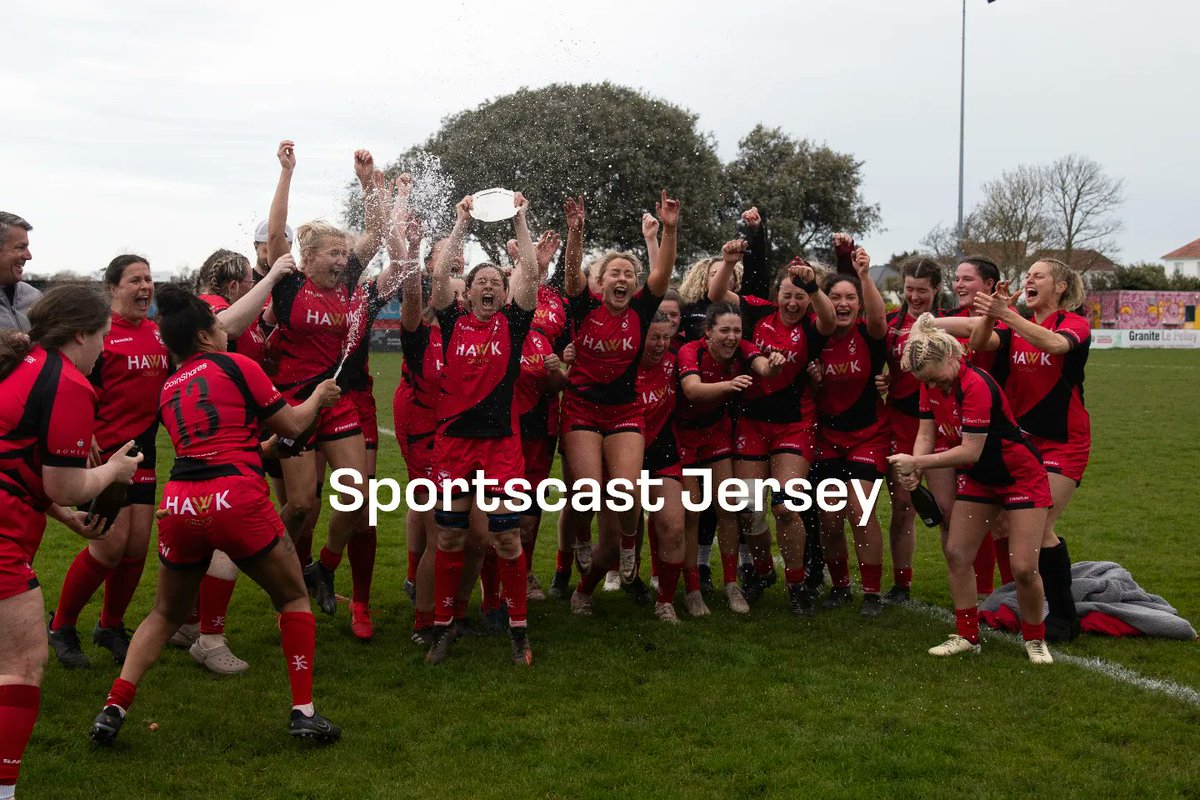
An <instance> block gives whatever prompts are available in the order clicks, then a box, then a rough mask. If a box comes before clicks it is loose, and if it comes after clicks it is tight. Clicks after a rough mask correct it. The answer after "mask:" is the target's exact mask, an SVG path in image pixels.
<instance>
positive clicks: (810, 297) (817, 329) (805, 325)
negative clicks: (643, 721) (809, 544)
mask: <svg viewBox="0 0 1200 800" xmlns="http://www.w3.org/2000/svg"><path fill="white" fill-rule="evenodd" d="M745 247H746V242H745V241H744V240H741V239H737V240H734V241H732V242H729V243H728V244H726V245H725V258H724V266H723V269H722V270H721V271H719V272H718V273H717V278H716V280H715V281H714V282H713V286H712V287H711V288H710V293H709V295H710V297H712V296H717V295H719V294H720V293H722V292H724V291H725V287H726V286H727V284H728V282H729V281H728V279H729V277H730V276H731V275H732V274H733V267H734V264H735V263H736V262H737V261H738V260H739V259H740V257H741V254H742V252H743V251H744V250H745ZM773 288H774V292H773V294H774V295H775V302H772V301H770V300H768V299H766V298H762V297H756V296H754V295H742V296H741V297H740V300H739V307H740V309H741V313H742V322H743V325H744V326H745V330H746V332H747V338H748V340H749V341H751V342H753V343H754V344H755V345H756V346H757V347H758V348H759V350H761V351H762V352H763V353H780V354H782V355H783V357H784V362H783V366H782V368H781V369H780V371H779V373H778V374H777V375H774V376H772V377H770V378H765V379H763V380H760V381H757V382H755V384H754V385H753V386H751V387H750V388H748V389H746V391H744V392H742V395H741V397H740V398H739V406H740V413H739V415H738V419H737V421H736V424H735V430H734V456H733V458H734V462H733V471H734V475H735V476H736V477H738V478H740V479H742V480H746V481H749V480H755V479H763V478H767V477H771V478H774V479H775V480H777V481H779V484H780V486H786V485H787V482H788V481H791V480H795V479H797V478H808V473H809V469H810V467H811V465H812V460H813V448H814V440H815V437H816V418H815V413H814V412H815V407H813V406H812V404H811V402H807V403H806V402H805V398H806V395H807V394H808V389H809V380H808V372H807V367H808V363H809V361H810V360H811V359H812V358H814V357H815V356H816V354H818V353H820V352H821V348H822V346H823V345H824V342H825V338H826V337H828V336H829V335H831V334H832V333H833V331H834V317H833V306H832V305H831V304H830V302H829V298H828V297H826V296H825V294H824V293H823V292H822V291H821V290H820V288H819V287H818V286H817V282H816V273H815V271H814V270H813V268H812V267H811V266H809V265H807V264H805V263H793V264H790V265H789V266H788V267H787V268H786V269H784V270H782V271H781V272H780V274H779V277H778V279H777V280H776V282H775V286H774V287H773ZM810 308H811V310H812V311H813V312H815V313H810ZM788 499H792V500H794V501H796V502H798V501H799V498H789V497H788V496H787V494H786V493H785V492H776V493H774V495H773V497H772V503H771V510H772V512H773V513H774V515H775V522H776V531H777V535H778V538H779V550H780V552H781V554H782V555H783V561H784V571H785V577H786V582H787V589H788V597H789V603H790V606H791V610H792V612H793V613H795V614H800V615H804V616H808V615H811V614H812V610H813V606H812V598H811V596H810V595H809V592H808V589H807V587H806V586H805V577H806V576H805V572H804V545H805V538H806V534H805V530H804V523H803V521H802V520H801V519H800V513H799V512H797V511H791V510H789V509H788V508H787V506H785V505H784V503H785V502H786V501H787V500H788ZM756 502H757V500H756ZM760 538H761V539H762V540H761V541H756V540H758V539H760ZM746 539H747V543H748V544H750V546H751V549H752V550H753V551H755V552H756V553H757V557H756V558H755V564H754V570H755V578H754V580H753V581H752V582H751V583H750V584H749V585H748V586H747V587H746V594H747V597H746V599H747V601H749V602H754V601H755V600H757V599H758V598H759V597H761V596H762V593H763V591H764V590H765V589H766V588H767V586H768V585H769V584H768V581H769V577H768V576H769V575H770V573H771V568H772V564H771V558H770V550H771V545H770V533H769V532H768V533H766V534H758V535H757V536H754V535H751V536H747V537H746ZM764 556H765V557H764Z"/></svg>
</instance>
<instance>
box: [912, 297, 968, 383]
mask: <svg viewBox="0 0 1200 800" xmlns="http://www.w3.org/2000/svg"><path fill="white" fill-rule="evenodd" d="M964 352H965V351H964V350H963V346H962V345H961V344H960V343H959V341H958V340H957V339H955V338H954V337H953V336H951V335H950V334H948V333H946V332H945V331H944V330H942V329H941V328H939V327H938V326H937V324H936V323H935V322H934V319H933V314H930V313H929V312H928V311H926V312H925V313H924V314H922V315H921V316H919V317H917V321H916V323H914V324H913V326H912V329H911V330H910V331H909V334H908V342H906V343H905V345H904V354H903V355H902V356H901V357H900V368H901V369H903V370H904V371H905V372H912V373H917V372H920V371H921V370H923V369H925V367H928V366H930V365H933V364H940V363H943V362H945V361H948V360H951V359H958V358H961V357H962V355H963V353H964Z"/></svg>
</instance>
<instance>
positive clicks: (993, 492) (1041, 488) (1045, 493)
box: [957, 467, 1054, 511]
mask: <svg viewBox="0 0 1200 800" xmlns="http://www.w3.org/2000/svg"><path fill="white" fill-rule="evenodd" d="M1014 472H1015V473H1020V474H1015V475H1014V477H1015V478H1016V479H1017V480H1015V481H1014V482H1013V483H1012V484H1011V485H1009V486H993V485H988V484H984V483H980V482H979V481H976V480H974V479H973V478H970V477H969V476H967V474H966V473H959V475H958V497H957V499H958V500H964V501H966V502H970V503H987V504H988V505H994V506H1003V507H1004V509H1005V510H1006V511H1013V510H1015V509H1019V508H1050V506H1052V505H1054V501H1053V499H1051V497H1050V481H1049V480H1047V479H1046V471H1045V470H1044V469H1041V468H1040V467H1038V469H1036V470H1034V469H1032V468H1027V469H1022V470H1014Z"/></svg>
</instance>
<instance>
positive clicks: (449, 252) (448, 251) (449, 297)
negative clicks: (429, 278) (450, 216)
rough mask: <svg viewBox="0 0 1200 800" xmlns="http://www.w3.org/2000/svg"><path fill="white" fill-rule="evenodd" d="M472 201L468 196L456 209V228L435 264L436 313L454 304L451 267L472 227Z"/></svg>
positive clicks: (441, 249) (451, 232)
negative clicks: (456, 253) (455, 255)
mask: <svg viewBox="0 0 1200 800" xmlns="http://www.w3.org/2000/svg"><path fill="white" fill-rule="evenodd" d="M471 199H472V198H471V195H467V196H466V197H464V198H463V199H462V200H459V201H458V205H456V206H455V207H454V213H455V218H454V228H453V229H451V231H450V235H449V236H448V237H447V238H446V241H445V242H444V243H443V244H442V246H441V248H440V249H439V250H438V256H437V258H436V259H434V262H433V293H432V296H431V298H430V301H431V303H432V305H433V308H434V310H435V311H441V310H442V309H443V308H446V307H447V306H449V305H450V304H451V303H453V302H454V287H452V286H451V285H450V267H451V265H452V264H453V263H454V253H455V252H456V251H457V250H461V249H462V246H463V239H464V238H465V237H466V235H467V230H468V229H469V228H470V226H471Z"/></svg>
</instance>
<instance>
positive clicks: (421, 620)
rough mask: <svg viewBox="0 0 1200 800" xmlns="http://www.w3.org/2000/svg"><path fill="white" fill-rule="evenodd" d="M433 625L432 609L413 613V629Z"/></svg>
mask: <svg viewBox="0 0 1200 800" xmlns="http://www.w3.org/2000/svg"><path fill="white" fill-rule="evenodd" d="M432 625H433V612H432V611H416V612H414V613H413V630H419V629H421V628H429V627H432Z"/></svg>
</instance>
